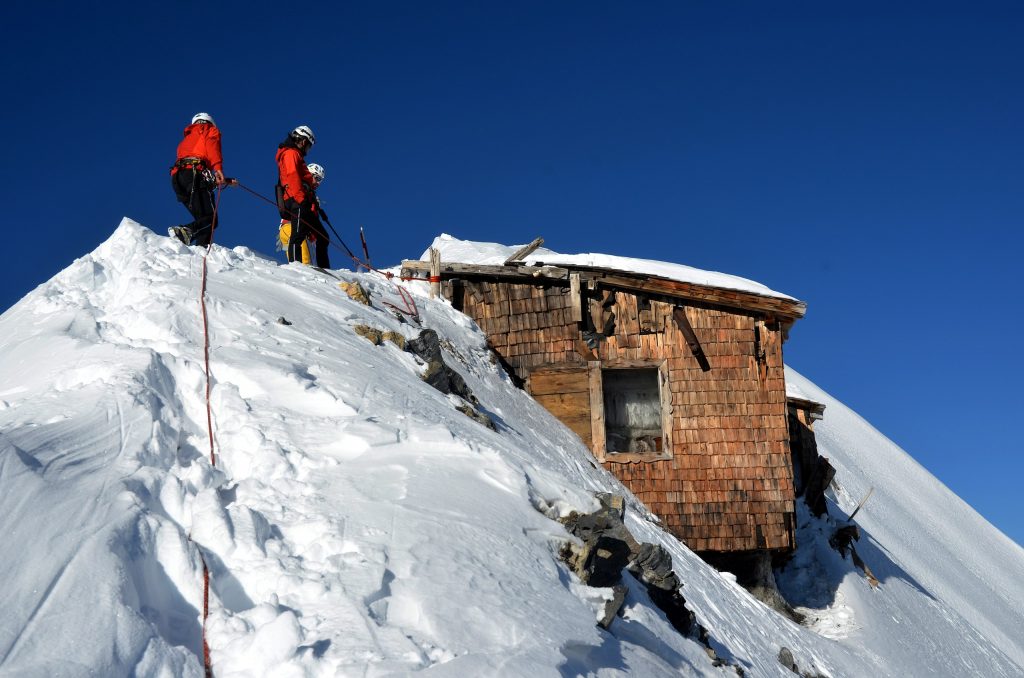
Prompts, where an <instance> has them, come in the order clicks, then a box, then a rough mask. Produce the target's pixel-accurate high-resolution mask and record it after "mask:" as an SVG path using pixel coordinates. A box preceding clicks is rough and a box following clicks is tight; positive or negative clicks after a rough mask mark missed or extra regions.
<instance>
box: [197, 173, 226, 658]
mask: <svg viewBox="0 0 1024 678" xmlns="http://www.w3.org/2000/svg"><path fill="white" fill-rule="evenodd" d="M219 207H220V188H218V189H217V200H216V201H215V202H214V204H213V221H212V222H211V223H210V242H209V243H208V244H207V246H206V252H204V253H203V279H202V284H201V285H200V289H199V307H200V308H201V309H202V312H203V364H204V367H205V369H206V430H207V432H208V433H209V436H210V466H213V467H214V468H216V466H217V452H216V449H215V447H214V438H213V407H212V406H211V405H210V388H211V385H210V381H211V380H210V321H209V316H208V315H207V312H206V271H207V267H206V259H207V257H209V256H210V250H211V249H213V233H214V228H213V227H214V226H215V225H216V224H217V209H218V208H219ZM191 538H192V537H191V535H190V536H189V539H190V540H191ZM199 559H200V560H201V561H202V563H203V629H202V638H203V669H204V670H205V672H206V678H213V659H212V658H211V656H210V644H209V643H208V642H207V640H206V620H207V619H208V618H209V616H210V568H209V567H207V565H206V558H205V557H203V549H202V547H200V548H199Z"/></svg>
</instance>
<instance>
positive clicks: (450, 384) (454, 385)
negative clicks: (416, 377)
mask: <svg viewBox="0 0 1024 678" xmlns="http://www.w3.org/2000/svg"><path fill="white" fill-rule="evenodd" d="M402 341H403V343H404V345H405V350H406V351H409V352H410V353H413V354H415V355H417V356H419V357H420V358H422V359H423V361H424V362H426V363H427V368H426V370H424V372H423V376H422V377H421V378H422V379H423V381H425V382H427V383H428V384H430V385H431V386H433V387H434V388H436V389H437V390H438V391H440V392H441V393H446V394H451V395H456V396H458V397H460V398H462V399H463V400H464V401H466V404H465V405H460V406H458V407H457V408H456V409H458V410H459V412H462V413H463V414H465V415H466V416H467V417H470V418H471V419H474V420H476V421H478V422H479V423H480V424H482V425H484V426H486V427H487V428H489V429H491V430H492V431H496V430H498V429H497V426H495V424H494V422H493V421H492V420H491V418H490V417H489V416H487V414H486V413H485V412H482V411H480V409H479V408H480V401H478V400H477V399H476V396H475V395H473V392H472V391H471V390H470V389H469V386H467V385H466V380H465V379H463V378H462V375H460V374H459V373H458V372H456V371H455V370H453V369H452V368H451V367H449V366H448V365H447V364H446V363H445V362H444V356H443V354H442V352H441V342H440V341H439V340H438V337H437V332H435V331H434V330H423V331H422V332H420V335H419V336H418V337H416V338H415V339H410V340H409V341H405V337H402ZM396 343H397V342H396ZM452 348H454V347H452Z"/></svg>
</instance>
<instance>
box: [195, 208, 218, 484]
mask: <svg viewBox="0 0 1024 678" xmlns="http://www.w3.org/2000/svg"><path fill="white" fill-rule="evenodd" d="M219 207H220V189H219V188H218V189H217V200H216V202H215V203H214V204H213V221H212V222H211V223H210V242H209V243H208V244H207V245H206V252H204V253H203V282H202V286H201V289H200V292H199V306H200V307H201V308H202V310H203V360H204V364H205V367H206V430H207V431H208V432H209V434H210V466H213V467H216V466H217V452H216V450H215V449H214V444H213V408H212V407H211V406H210V323H209V319H208V317H207V314H206V258H207V257H209V256H210V250H211V249H212V248H213V232H214V228H213V227H214V226H215V225H216V224H217V209H218V208H219Z"/></svg>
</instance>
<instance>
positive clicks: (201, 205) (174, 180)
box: [168, 113, 232, 247]
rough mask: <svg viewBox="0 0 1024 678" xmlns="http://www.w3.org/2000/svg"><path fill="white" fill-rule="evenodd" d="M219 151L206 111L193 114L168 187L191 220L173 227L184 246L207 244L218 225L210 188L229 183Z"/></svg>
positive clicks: (217, 136) (216, 134)
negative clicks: (188, 213)
mask: <svg viewBox="0 0 1024 678" xmlns="http://www.w3.org/2000/svg"><path fill="white" fill-rule="evenodd" d="M223 165H224V160H223V158H222V157H221V152H220V130H219V129H217V125H216V123H214V122H213V117H211V116H210V114H209V113H196V114H195V115H194V116H192V123H191V124H190V125H189V126H188V127H186V128H185V138H184V139H182V140H181V143H179V144H178V157H177V160H176V162H175V163H174V165H173V166H172V167H171V186H172V187H173V188H174V193H175V195H177V196H178V202H180V203H182V204H184V205H185V207H187V208H188V211H189V212H190V213H191V214H192V219H193V221H192V223H190V224H185V225H184V226H172V227H171V228H169V229H168V232H169V233H170V235H172V236H174V237H176V238H178V239H179V240H181V241H182V242H183V243H185V244H186V245H189V244H192V243H194V244H196V245H202V246H203V247H206V246H207V245H209V244H210V238H212V237H213V229H214V228H216V227H217V224H216V223H215V221H216V215H215V206H214V201H213V189H214V187H215V186H216V187H217V188H223V187H224V186H226V185H228V184H229V183H232V180H231V179H225V178H224V170H223Z"/></svg>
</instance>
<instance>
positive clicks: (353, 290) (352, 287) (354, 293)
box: [338, 281, 370, 306]
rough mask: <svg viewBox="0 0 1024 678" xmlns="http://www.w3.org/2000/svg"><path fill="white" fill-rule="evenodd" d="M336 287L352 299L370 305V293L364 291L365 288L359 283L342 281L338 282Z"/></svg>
mask: <svg viewBox="0 0 1024 678" xmlns="http://www.w3.org/2000/svg"><path fill="white" fill-rule="evenodd" d="M338 287H340V288H341V289H342V291H343V292H345V294H347V295H348V296H349V297H350V298H351V299H352V300H353V301H357V302H359V303H360V304H362V305H364V306H369V305H370V295H369V294H367V293H366V290H365V289H363V286H362V285H360V284H359V283H357V282H347V281H342V282H340V283H338Z"/></svg>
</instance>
